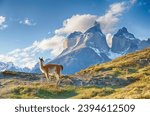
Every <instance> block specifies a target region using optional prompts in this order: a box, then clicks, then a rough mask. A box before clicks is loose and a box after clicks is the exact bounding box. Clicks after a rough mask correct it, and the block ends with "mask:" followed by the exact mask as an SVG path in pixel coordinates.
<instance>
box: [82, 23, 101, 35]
mask: <svg viewBox="0 0 150 116" xmlns="http://www.w3.org/2000/svg"><path fill="white" fill-rule="evenodd" d="M89 32H91V33H95V32H100V33H102V31H101V28H100V23H98V22H97V21H95V23H94V26H93V27H91V28H89V29H88V30H87V31H86V32H85V33H89Z"/></svg>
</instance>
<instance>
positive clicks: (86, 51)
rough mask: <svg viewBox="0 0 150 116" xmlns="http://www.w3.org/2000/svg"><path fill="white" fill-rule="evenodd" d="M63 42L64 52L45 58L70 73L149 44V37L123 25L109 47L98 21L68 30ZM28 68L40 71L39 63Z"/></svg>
mask: <svg viewBox="0 0 150 116" xmlns="http://www.w3.org/2000/svg"><path fill="white" fill-rule="evenodd" d="M63 44H64V48H65V49H64V50H63V52H62V53H61V54H60V55H58V56H57V57H56V58H55V59H53V60H46V63H56V64H61V65H63V66H64V70H63V74H73V73H76V72H78V71H80V70H82V69H85V68H87V67H89V66H92V65H94V64H101V63H104V62H108V61H111V60H112V59H114V58H116V57H119V56H122V55H124V54H127V53H131V52H135V51H138V50H141V49H144V48H146V47H149V46H150V39H148V40H140V39H138V38H136V37H135V36H134V35H133V34H132V33H130V32H128V30H127V28H125V27H123V28H121V29H119V30H118V31H117V33H116V34H114V36H113V38H112V47H111V48H110V47H109V46H108V44H107V41H106V36H105V34H103V32H102V31H101V28H100V24H99V23H95V24H94V26H93V27H91V28H89V29H87V30H86V31H85V32H84V33H82V32H77V31H75V32H73V33H71V34H70V35H68V37H67V39H66V40H65V41H64V43H63ZM1 67H2V69H3V66H2V65H1V64H0V70H1ZM7 70H9V68H8V69H7ZM15 70H16V69H15ZM19 70H20V69H19ZM22 71H23V70H22ZM27 71H28V70H27ZM29 72H32V73H40V70H39V65H38V63H37V64H36V65H35V67H34V68H33V69H32V70H30V71H29Z"/></svg>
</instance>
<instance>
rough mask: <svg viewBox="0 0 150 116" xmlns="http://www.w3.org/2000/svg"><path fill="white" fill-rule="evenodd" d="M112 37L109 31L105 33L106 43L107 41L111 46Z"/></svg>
mask: <svg viewBox="0 0 150 116" xmlns="http://www.w3.org/2000/svg"><path fill="white" fill-rule="evenodd" d="M112 38H113V35H112V34H111V33H108V34H107V35H106V40H107V43H108V46H109V47H111V46H112Z"/></svg>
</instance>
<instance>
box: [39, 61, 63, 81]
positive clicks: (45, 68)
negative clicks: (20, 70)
mask: <svg viewBox="0 0 150 116" xmlns="http://www.w3.org/2000/svg"><path fill="white" fill-rule="evenodd" d="M39 59H40V70H41V71H42V73H44V74H45V77H46V78H47V80H49V79H50V76H49V74H55V76H56V79H57V83H59V79H60V77H61V71H62V70H63V66H62V65H58V64H44V60H43V58H39Z"/></svg>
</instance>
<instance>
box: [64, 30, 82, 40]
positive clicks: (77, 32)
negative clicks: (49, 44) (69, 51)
mask: <svg viewBox="0 0 150 116" xmlns="http://www.w3.org/2000/svg"><path fill="white" fill-rule="evenodd" d="M81 34H82V33H81V32H80V31H74V32H73V33H71V34H70V35H69V36H68V37H67V38H68V39H73V38H76V37H77V36H79V35H81Z"/></svg>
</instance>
